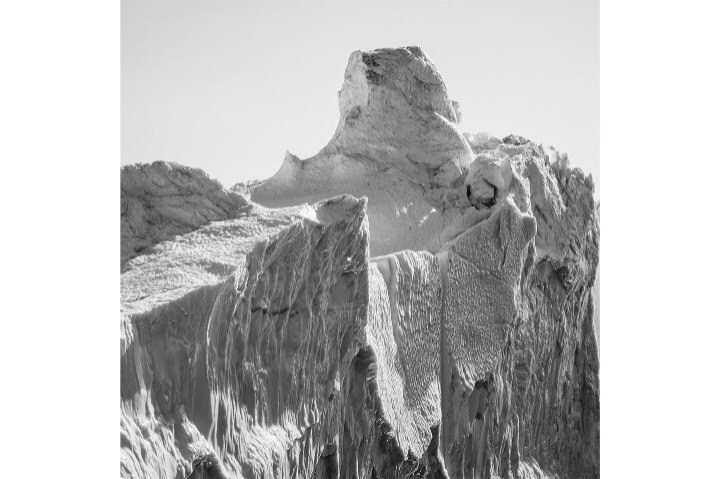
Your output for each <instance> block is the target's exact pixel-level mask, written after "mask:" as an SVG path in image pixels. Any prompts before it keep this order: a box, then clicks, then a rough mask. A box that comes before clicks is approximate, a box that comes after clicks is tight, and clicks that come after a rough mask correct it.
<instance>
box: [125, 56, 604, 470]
mask: <svg viewBox="0 0 720 479" xmlns="http://www.w3.org/2000/svg"><path fill="white" fill-rule="evenodd" d="M338 97H339V106H340V121H339V124H338V127H337V130H336V132H335V134H334V136H333V137H332V139H331V140H330V142H329V143H328V145H327V146H326V147H325V148H323V149H322V150H321V151H320V152H319V153H318V154H317V155H315V156H314V157H312V158H309V159H306V160H300V159H298V158H297V157H295V156H293V155H292V154H290V153H288V154H287V156H286V158H285V161H284V163H283V165H282V167H281V168H280V170H279V171H278V172H277V173H276V174H275V175H274V176H273V177H271V178H269V179H267V180H265V181H261V182H253V183H249V184H243V185H236V187H234V188H232V189H231V190H227V189H225V188H223V187H222V185H220V184H219V183H217V182H215V181H213V180H210V179H209V178H208V177H207V175H205V174H204V173H203V172H202V171H200V170H196V169H190V168H186V167H182V166H180V165H176V164H170V163H163V162H157V163H153V164H151V165H134V166H129V167H124V168H123V170H122V173H121V175H122V191H121V195H122V211H121V225H122V243H121V244H122V257H121V270H122V274H121V294H122V305H121V342H120V344H121V348H120V358H121V372H122V373H121V397H120V407H121V422H120V431H121V441H120V447H121V463H120V467H121V476H122V477H126V478H186V477H193V478H201V477H208V478H212V477H214V478H236V477H237V478H240V477H245V478H275V477H279V478H290V477H292V478H310V477H314V478H406V477H428V478H433V477H438V478H441V477H448V478H461V477H465V478H473V477H477V478H484V477H488V478H495V477H500V478H528V479H529V478H545V477H562V478H594V477H598V476H599V381H598V368H599V365H598V350H597V339H596V333H595V326H594V323H593V312H594V308H595V305H594V299H593V296H592V293H591V290H592V288H593V286H594V284H595V276H596V269H597V262H598V238H599V230H598V220H597V212H596V206H595V201H594V199H593V182H592V179H591V178H588V177H585V175H584V174H583V173H582V172H581V171H580V170H577V169H572V168H570V166H569V164H568V160H567V157H566V156H564V155H560V154H559V153H558V152H557V151H555V150H554V149H552V148H546V147H544V146H540V145H537V144H535V143H533V142H531V141H528V140H526V139H524V138H522V137H518V136H513V135H511V136H508V137H506V138H503V139H499V138H495V137H493V136H491V135H489V134H487V133H472V134H470V133H463V132H461V131H460V129H459V117H460V115H459V104H458V103H457V102H453V101H450V100H449V98H448V95H447V91H446V88H445V85H444V83H443V81H442V79H441V77H440V75H439V74H438V72H437V70H436V69H435V67H434V65H433V64H432V62H431V61H430V60H429V59H428V57H427V56H426V55H425V53H424V52H423V51H422V50H421V49H420V48H417V47H408V48H399V49H381V50H375V51H370V52H355V53H353V54H352V55H351V56H350V60H349V63H348V67H347V69H346V71H345V79H344V83H343V86H342V89H341V90H340V92H339V94H338Z"/></svg>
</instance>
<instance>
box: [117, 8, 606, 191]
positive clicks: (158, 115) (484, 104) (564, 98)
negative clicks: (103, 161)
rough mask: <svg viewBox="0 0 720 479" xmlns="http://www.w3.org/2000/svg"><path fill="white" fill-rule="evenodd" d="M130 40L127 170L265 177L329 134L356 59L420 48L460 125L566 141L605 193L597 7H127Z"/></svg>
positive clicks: (125, 61) (125, 86)
mask: <svg viewBox="0 0 720 479" xmlns="http://www.w3.org/2000/svg"><path fill="white" fill-rule="evenodd" d="M121 33H122V38H121V49H122V51H121V61H122V63H121V89H122V91H121V148H122V152H121V161H122V164H129V163H137V162H152V161H156V160H165V161H173V162H177V163H181V164H184V165H188V166H193V167H198V168H202V169H203V170H205V171H206V172H207V173H208V174H209V175H210V176H211V177H213V178H217V179H219V180H220V181H221V182H222V183H223V184H224V185H225V186H227V187H229V186H232V185H233V184H235V183H237V182H238V181H241V180H251V179H263V178H267V177H269V176H271V175H273V174H274V173H275V172H276V171H277V169H278V168H279V167H280V164H281V162H282V160H283V158H284V156H285V152H286V151H290V152H292V153H294V154H295V155H297V156H299V157H300V158H308V157H310V156H313V155H314V154H315V153H317V152H318V151H319V150H320V149H321V148H322V147H323V146H325V144H327V142H328V141H329V140H330V137H331V136H332V134H333V132H334V131H335V127H336V126H337V122H338V116H339V113H338V105H337V91H338V90H339V89H340V87H341V85H342V81H343V74H344V71H345V66H346V65H347V60H348V57H349V56H350V53H352V52H353V51H355V50H372V49H375V48H384V47H401V46H409V45H417V46H420V47H422V48H423V50H424V51H425V52H426V53H427V55H428V56H429V57H430V58H431V59H432V60H433V62H434V63H435V65H436V67H437V68H438V71H439V72H440V74H441V76H442V77H443V80H444V81H445V85H446V86H447V89H448V94H449V96H450V98H451V99H452V100H456V101H459V102H460V105H461V111H462V123H461V125H460V128H461V130H463V131H467V132H478V131H487V132H489V133H491V134H493V135H495V136H498V137H503V136H505V135H508V134H510V133H515V134H518V135H521V136H524V137H525V138H528V139H531V140H533V141H535V142H538V143H543V144H546V145H553V146H555V147H556V148H557V149H559V150H560V151H562V152H566V153H567V154H568V156H569V159H570V163H571V165H573V166H577V167H580V168H581V169H582V170H583V171H584V172H585V173H591V174H592V176H593V179H594V180H595V184H596V191H595V195H596V197H597V198H599V190H600V188H599V186H600V177H599V153H600V151H599V134H600V131H599V128H600V127H599V116H600V112H599V100H600V98H599V96H600V91H599V74H600V72H599V6H598V2H597V0H593V1H580V0H563V1H557V0H555V1H549V0H548V1H539V0H536V1H523V2H518V1H507V0H505V1H497V2H496V1H479V0H474V1H434V2H426V1H412V2H408V1H389V0H384V1H376V0H363V1H359V0H356V1H337V0H335V1H333V2H329V1H328V2H324V1H323V2H319V1H304V2H290V1H284V2H279V1H263V2H256V1H248V0H237V1H218V0H188V1H186V0H122V3H121Z"/></svg>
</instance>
